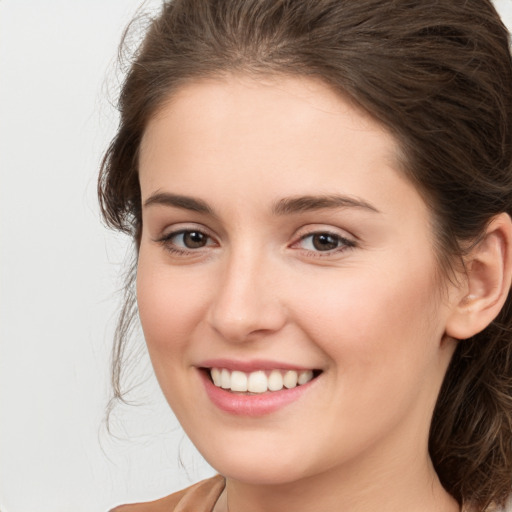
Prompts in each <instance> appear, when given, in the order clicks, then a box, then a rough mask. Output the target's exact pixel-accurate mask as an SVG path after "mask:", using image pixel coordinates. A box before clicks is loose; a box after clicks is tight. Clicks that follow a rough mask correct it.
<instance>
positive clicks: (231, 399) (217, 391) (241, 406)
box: [199, 365, 317, 417]
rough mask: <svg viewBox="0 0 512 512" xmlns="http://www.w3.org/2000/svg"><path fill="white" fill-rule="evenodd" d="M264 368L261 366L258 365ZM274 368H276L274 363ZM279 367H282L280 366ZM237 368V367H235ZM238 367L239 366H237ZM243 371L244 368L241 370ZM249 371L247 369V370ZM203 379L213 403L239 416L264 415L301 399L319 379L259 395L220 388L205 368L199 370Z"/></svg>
mask: <svg viewBox="0 0 512 512" xmlns="http://www.w3.org/2000/svg"><path fill="white" fill-rule="evenodd" d="M219 367H220V368H231V367H230V366H222V365H219V366H214V368H219ZM258 368H259V369H262V367H261V366H259V367H258ZM273 368H276V366H275V365H274V366H273ZM277 368H282V366H278V367H277ZM233 369H235V368H233ZM236 369H238V368H236ZM240 371H243V370H240ZM246 371H247V370H246ZM199 373H200V375H201V379H202V381H203V384H204V387H205V390H206V394H207V395H208V397H209V398H210V400H211V401H212V403H213V404H214V405H215V406H217V407H218V408H219V409H221V410H222V411H224V412H227V413H230V414H234V415H237V416H251V417H254V416H264V415H265V414H270V413H272V412H275V411H277V410H279V409H281V408H283V407H285V406H287V405H289V404H291V403H292V402H295V401H297V400H299V399H300V398H301V397H302V396H303V395H304V394H305V393H307V392H308V390H309V389H310V388H311V386H312V385H314V383H315V382H316V380H317V379H313V380H311V381H309V382H308V383H307V384H303V385H302V386H297V387H295V388H292V389H282V390H281V391H270V392H267V393H261V394H258V395H244V394H237V393H232V392H231V391H226V390H225V389H222V388H218V387H217V386H215V385H214V384H213V382H212V381H211V380H210V378H209V376H208V374H207V372H206V371H204V370H200V371H199Z"/></svg>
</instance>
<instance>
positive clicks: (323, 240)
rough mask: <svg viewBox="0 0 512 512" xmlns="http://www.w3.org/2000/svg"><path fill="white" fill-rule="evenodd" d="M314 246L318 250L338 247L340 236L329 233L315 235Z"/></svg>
mask: <svg viewBox="0 0 512 512" xmlns="http://www.w3.org/2000/svg"><path fill="white" fill-rule="evenodd" d="M312 242H313V247H314V248H315V249H316V250H318V251H330V250H331V249H336V248H337V247H338V238H337V237H335V236H333V235H330V234H329V233H320V234H317V235H313V240H312Z"/></svg>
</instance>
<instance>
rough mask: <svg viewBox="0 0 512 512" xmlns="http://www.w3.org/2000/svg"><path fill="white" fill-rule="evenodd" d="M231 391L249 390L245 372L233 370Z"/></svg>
mask: <svg viewBox="0 0 512 512" xmlns="http://www.w3.org/2000/svg"><path fill="white" fill-rule="evenodd" d="M231 391H247V375H245V373H244V372H231Z"/></svg>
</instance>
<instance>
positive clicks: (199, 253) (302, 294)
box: [137, 77, 453, 483]
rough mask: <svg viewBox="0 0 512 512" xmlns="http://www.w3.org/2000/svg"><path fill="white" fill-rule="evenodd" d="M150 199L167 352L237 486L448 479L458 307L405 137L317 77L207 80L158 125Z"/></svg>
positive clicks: (196, 426)
mask: <svg viewBox="0 0 512 512" xmlns="http://www.w3.org/2000/svg"><path fill="white" fill-rule="evenodd" d="M140 184H141V190H142V202H143V230H142V239H141V244H140V254H139V264H138V276H137V294H138V305H139V309H140V318H141V322H142V327H143V330H144V334H145V337H146V341H147V345H148V348H149V353H150V356H151V359H152V362H153V365H154V368H155V372H156V375H157V378H158V380H159V383H160V385H161V387H162V390H163V392H164V394H165V396H166V398H167V400H168V402H169V404H170V405H171V407H172V409H173V410H174V412H175V414H176V415H177V417H178V419H179V420H180V422H181V424H182V425H183V427H184V429H185V431H186V432H187V434H188V435H189V436H190V438H191V439H192V441H193V442H194V444H195V445H196V446H197V447H198V449H199V450H200V451H201V452H202V453H203V455H204V456H205V458H206V459H207V460H208V461H209V462H210V463H211V464H212V465H213V466H214V467H215V468H216V469H217V470H218V471H219V472H221V473H222V474H224V475H225V476H228V477H231V478H234V479H238V480H241V481H245V482H252V483H285V482H290V481H297V480H300V479H301V478H304V477H311V476H314V475H320V474H326V472H327V473H331V474H336V475H338V476H339V475H340V474H342V473H343V472H346V473H347V474H351V475H354V474H359V472H358V469H361V470H364V468H365V466H366V465H367V466H368V467H371V468H372V470H371V472H370V474H372V475H373V474H375V471H378V468H379V466H381V465H382V466H383V467H388V468H389V466H390V464H391V465H396V466H397V467H400V466H402V465H403V467H404V468H408V470H411V468H413V467H417V466H421V465H424V464H428V451H427V437H428V428H429V424H430V419H431V414H432V410H433V407H434V404H435V400H436V397H437V394H438V391H439V387H440V385H441V382H442V378H443V376H444V373H445V371H446V368H447V365H448V362H449V360H450V357H451V355H452V352H453V341H451V340H449V339H448V338H447V337H446V336H445V335H444V332H445V325H446V322H447V319H448V318H449V315H450V311H451V308H450V305H449V301H448V300H447V299H446V298H443V297H449V296H450V294H449V293H447V294H446V293H445V292H446V290H445V289H444V288H442V284H441V283H440V278H439V273H438V272H437V271H436V258H435V254H434V251H433V233H432V229H431V224H430V222H429V212H428V210H427V207H426V205H425V202H424V201H423V199H422V198H421V197H420V195H419V194H418V192H417V191H416V190H415V188H414V187H413V186H412V185H411V183H409V182H408V181H407V180H406V179H405V178H404V177H403V176H402V175H401V174H400V173H399V171H398V163H397V147H396V143H395V140H394V139H393V137H392V136H391V135H390V134H389V133H388V132H387V131H386V130H384V129H383V128H382V127H381V126H379V125H378V124H377V123H376V122H374V121H373V120H372V119H370V118H369V117H368V116H367V115H365V114H363V113H362V112H361V111H360V110H358V109H356V108H355V107H354V106H353V105H352V104H351V103H349V102H348V101H346V100H344V99H343V98H342V97H340V96H339V95H337V94H335V93H334V92H332V91H331V90H330V89H329V88H327V87H326V86H325V85H323V84H322V83H319V82H317V81H313V80H312V79H298V78H282V77H281V78H278V79H277V78H276V79H275V80H271V79H268V80H265V81H264V80H258V81H256V80H251V79H249V78H243V77H226V78H225V79H224V80H220V79H219V80H211V81H206V80H205V81H201V82H197V83H195V84H191V85H187V86H185V87H184V88H182V89H181V90H180V91H179V92H178V93H177V94H175V95H174V96H173V97H172V98H171V100H170V101H169V102H168V103H167V104H166V105H165V106H164V107H163V108H162V109H161V110H160V112H159V113H158V114H157V115H156V116H154V118H153V119H152V120H151V121H150V123H149V125H148V127H147V130H146V132H145V135H144V139H143V143H142V146H141V153H140ZM212 373H213V377H214V378H215V381H216V383H215V384H214V383H213V382H212ZM297 378H298V379H299V383H298V384H297V382H296V381H297ZM283 382H284V383H283ZM295 384H297V385H296V386H295V387H294V385H295ZM246 386H249V389H250V390H252V391H251V392H244V391H243V390H244V389H247V387H246ZM286 386H289V388H288V387H286ZM223 388H227V389H223Z"/></svg>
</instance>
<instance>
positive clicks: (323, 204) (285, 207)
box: [272, 195, 380, 215]
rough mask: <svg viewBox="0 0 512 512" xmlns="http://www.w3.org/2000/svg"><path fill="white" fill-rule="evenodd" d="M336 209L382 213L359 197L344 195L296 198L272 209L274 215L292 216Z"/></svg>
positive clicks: (285, 200) (280, 203) (283, 201)
mask: <svg viewBox="0 0 512 512" xmlns="http://www.w3.org/2000/svg"><path fill="white" fill-rule="evenodd" d="M334 208H362V209H364V210H368V211H371V212H373V213H380V212H379V210H377V208H375V206H373V205H371V204H370V203H368V202H366V201H364V200H363V199H359V198H357V197H351V196H343V195H320V196H294V197H286V198H283V199H280V200H279V201H277V202H276V203H275V204H274V205H273V207H272V213H273V214H274V215H290V214H292V213H303V212H308V211H314V210H323V209H334Z"/></svg>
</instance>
